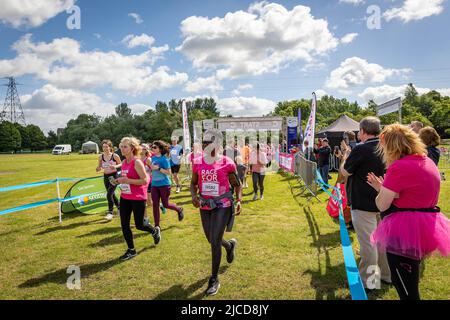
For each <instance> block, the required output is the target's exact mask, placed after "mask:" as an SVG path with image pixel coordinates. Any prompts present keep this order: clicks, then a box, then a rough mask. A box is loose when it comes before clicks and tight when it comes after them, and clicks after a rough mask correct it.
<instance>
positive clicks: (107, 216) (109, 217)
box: [105, 212, 114, 221]
mask: <svg viewBox="0 0 450 320" xmlns="http://www.w3.org/2000/svg"><path fill="white" fill-rule="evenodd" d="M113 218H114V215H113V214H112V213H111V212H109V213H108V214H107V215H106V217H105V219H106V220H108V221H111V220H112V219H113Z"/></svg>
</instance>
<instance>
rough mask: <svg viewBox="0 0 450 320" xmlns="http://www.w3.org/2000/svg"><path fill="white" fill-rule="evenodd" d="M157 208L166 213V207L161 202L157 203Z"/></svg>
mask: <svg viewBox="0 0 450 320" xmlns="http://www.w3.org/2000/svg"><path fill="white" fill-rule="evenodd" d="M159 208H160V209H161V211H162V214H166V208H164V206H163V205H162V203H161V204H160V205H159Z"/></svg>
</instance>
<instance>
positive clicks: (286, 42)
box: [177, 2, 339, 79]
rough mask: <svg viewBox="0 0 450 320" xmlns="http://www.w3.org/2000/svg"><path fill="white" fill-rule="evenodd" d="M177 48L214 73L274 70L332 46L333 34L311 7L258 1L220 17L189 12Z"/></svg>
mask: <svg viewBox="0 0 450 320" xmlns="http://www.w3.org/2000/svg"><path fill="white" fill-rule="evenodd" d="M181 32H182V35H183V37H184V40H183V43H182V44H181V46H179V47H178V48H177V50H178V51H180V52H182V53H183V54H184V55H185V56H186V57H187V58H189V59H190V60H191V61H192V63H193V65H194V67H195V68H198V69H208V68H211V69H215V70H217V73H216V75H217V77H218V78H219V79H224V78H234V77H237V76H241V75H260V74H264V73H269V72H278V71H279V70H280V69H281V68H283V67H286V66H287V65H288V64H289V63H290V62H294V61H306V62H310V61H312V59H313V58H314V57H319V56H322V55H325V54H327V53H329V52H331V51H332V50H334V49H335V48H336V47H337V46H338V44H339V40H338V39H337V38H335V37H334V36H333V34H332V33H331V32H330V30H329V28H328V22H327V21H326V20H324V19H316V18H314V16H313V15H312V14H311V9H310V8H309V7H306V6H301V5H299V6H296V7H294V8H293V9H292V10H288V9H286V8H285V7H283V6H282V5H280V4H276V3H268V2H259V3H255V4H253V5H251V6H250V7H249V9H248V10H247V11H237V12H229V13H227V14H226V15H225V16H224V17H215V18H212V19H209V18H207V17H198V16H191V17H189V18H187V19H185V20H183V21H182V22H181Z"/></svg>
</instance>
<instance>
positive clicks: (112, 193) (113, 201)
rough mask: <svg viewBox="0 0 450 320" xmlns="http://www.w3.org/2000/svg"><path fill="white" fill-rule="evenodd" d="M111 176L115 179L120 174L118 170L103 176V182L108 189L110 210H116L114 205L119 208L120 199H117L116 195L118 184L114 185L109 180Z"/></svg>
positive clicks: (107, 196)
mask: <svg viewBox="0 0 450 320" xmlns="http://www.w3.org/2000/svg"><path fill="white" fill-rule="evenodd" d="M109 177H114V179H117V178H118V177H119V176H118V175H117V172H116V173H113V174H108V175H104V176H103V183H104V185H105V189H106V199H107V200H108V211H109V212H112V211H113V210H114V205H116V207H117V208H119V199H117V196H116V188H117V186H113V185H112V184H111V183H110V182H109Z"/></svg>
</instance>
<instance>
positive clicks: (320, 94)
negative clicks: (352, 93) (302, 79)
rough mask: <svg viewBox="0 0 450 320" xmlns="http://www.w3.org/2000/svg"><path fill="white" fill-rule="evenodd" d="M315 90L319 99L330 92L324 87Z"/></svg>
mask: <svg viewBox="0 0 450 320" xmlns="http://www.w3.org/2000/svg"><path fill="white" fill-rule="evenodd" d="M315 92H316V97H317V99H318V100H319V99H321V98H322V97H323V96H326V95H328V93H327V92H326V91H325V90H322V89H319V90H316V91H315Z"/></svg>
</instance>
